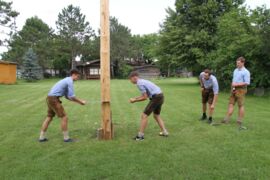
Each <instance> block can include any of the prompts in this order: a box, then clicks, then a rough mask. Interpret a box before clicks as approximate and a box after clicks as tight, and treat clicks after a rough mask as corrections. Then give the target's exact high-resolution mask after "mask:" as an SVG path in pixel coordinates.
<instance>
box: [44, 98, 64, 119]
mask: <svg viewBox="0 0 270 180" xmlns="http://www.w3.org/2000/svg"><path fill="white" fill-rule="evenodd" d="M46 102H47V105H48V114H47V116H48V117H54V116H55V115H57V116H58V117H59V118H62V117H64V116H66V112H65V110H64V107H63V106H62V102H61V101H60V99H59V97H55V96H48V97H47V98H46Z"/></svg>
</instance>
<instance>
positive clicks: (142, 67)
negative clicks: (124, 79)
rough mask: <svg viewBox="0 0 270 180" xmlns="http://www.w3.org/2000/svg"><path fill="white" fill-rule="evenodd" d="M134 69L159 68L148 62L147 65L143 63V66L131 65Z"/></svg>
mask: <svg viewBox="0 0 270 180" xmlns="http://www.w3.org/2000/svg"><path fill="white" fill-rule="evenodd" d="M133 67H134V69H144V68H157V69H159V67H157V66H156V65H152V64H149V65H144V66H133Z"/></svg>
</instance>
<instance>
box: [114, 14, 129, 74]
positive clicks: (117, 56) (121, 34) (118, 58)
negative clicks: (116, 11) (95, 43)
mask: <svg viewBox="0 0 270 180" xmlns="http://www.w3.org/2000/svg"><path fill="white" fill-rule="evenodd" d="M110 35H111V41H110V48H111V62H112V63H113V64H114V65H115V72H114V73H115V76H116V77H122V76H123V74H122V73H123V69H125V67H121V66H125V59H126V58H129V57H130V53H131V32H130V29H129V28H128V27H126V26H124V25H122V24H121V23H119V21H118V19H116V18H115V17H111V18H110ZM121 68H122V70H121Z"/></svg>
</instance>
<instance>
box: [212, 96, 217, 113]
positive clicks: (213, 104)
mask: <svg viewBox="0 0 270 180" xmlns="http://www.w3.org/2000/svg"><path fill="white" fill-rule="evenodd" d="M217 99H218V94H215V95H214V99H213V103H212V104H211V109H215V106H216V103H217Z"/></svg>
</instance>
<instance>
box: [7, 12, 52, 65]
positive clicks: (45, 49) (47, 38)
mask: <svg viewBox="0 0 270 180" xmlns="http://www.w3.org/2000/svg"><path fill="white" fill-rule="evenodd" d="M52 34H53V31H52V29H51V28H49V26H48V25H47V24H46V23H44V22H43V21H42V20H41V19H39V18H38V17H36V16H35V17H32V18H29V19H27V20H26V23H25V25H24V26H23V28H22V30H21V31H19V32H18V34H16V35H14V36H13V38H12V39H11V40H10V42H9V47H10V48H9V51H8V52H7V53H4V54H3V58H4V59H9V60H12V61H15V62H17V63H18V64H19V65H22V61H23V56H24V53H25V52H26V51H27V50H28V49H29V48H32V49H33V50H34V51H35V52H36V53H37V57H38V59H39V62H38V63H39V64H40V65H41V67H42V68H45V67H50V66H51V64H52V62H51V55H52V51H53V49H52V48H51V42H52V41H51V38H52Z"/></svg>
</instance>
